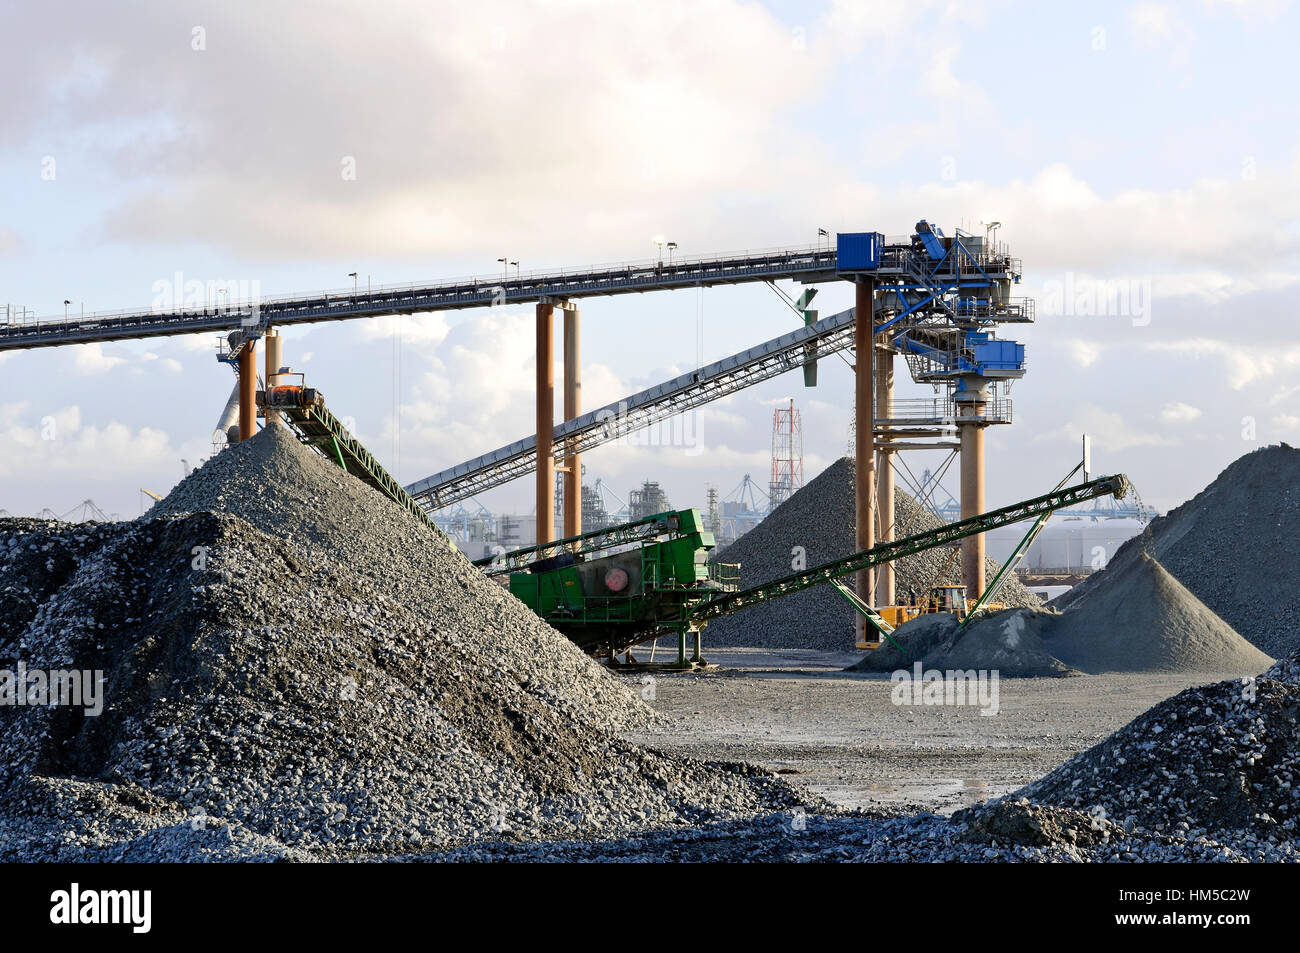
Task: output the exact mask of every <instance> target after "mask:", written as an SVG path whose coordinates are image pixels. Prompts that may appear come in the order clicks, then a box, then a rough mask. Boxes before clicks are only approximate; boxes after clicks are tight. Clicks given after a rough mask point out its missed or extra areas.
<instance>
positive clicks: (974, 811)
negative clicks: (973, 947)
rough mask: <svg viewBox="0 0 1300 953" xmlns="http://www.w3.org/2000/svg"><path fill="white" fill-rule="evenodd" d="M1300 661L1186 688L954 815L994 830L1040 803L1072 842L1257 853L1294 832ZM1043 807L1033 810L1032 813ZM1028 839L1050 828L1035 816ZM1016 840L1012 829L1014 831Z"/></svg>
mask: <svg viewBox="0 0 1300 953" xmlns="http://www.w3.org/2000/svg"><path fill="white" fill-rule="evenodd" d="M1298 672H1300V659H1296V658H1292V659H1291V660H1290V661H1289V662H1281V663H1278V664H1277V665H1275V666H1274V667H1273V668H1271V669H1270V670H1269V671H1268V672H1266V673H1265V674H1264V675H1263V676H1262V677H1259V678H1243V679H1234V680H1231V681H1225V682H1218V683H1216V684H1213V685H1205V686H1202V687H1199V688H1190V689H1187V690H1186V691H1184V692H1181V693H1179V694H1178V695H1175V696H1174V697H1173V698H1170V699H1167V700H1165V701H1163V702H1161V703H1160V704H1159V705H1156V706H1155V707H1154V708H1152V709H1150V710H1149V711H1147V712H1145V713H1143V714H1142V715H1139V716H1138V717H1137V718H1135V719H1134V720H1133V721H1131V722H1130V723H1129V724H1127V725H1125V726H1124V727H1123V728H1121V729H1120V730H1119V731H1117V732H1115V733H1114V734H1113V735H1111V736H1110V737H1109V738H1107V739H1106V740H1105V741H1102V742H1101V743H1100V744H1097V745H1095V746H1093V747H1092V748H1090V749H1088V750H1087V751H1085V752H1083V753H1081V754H1078V755H1076V756H1075V757H1073V758H1071V759H1070V760H1069V761H1067V762H1066V763H1065V764H1063V765H1061V767H1059V768H1057V769H1056V770H1055V771H1052V772H1051V773H1050V774H1048V775H1046V776H1044V777H1043V778H1040V779H1039V780H1037V781H1035V782H1034V783H1032V784H1030V785H1028V786H1027V787H1024V788H1022V789H1021V790H1020V791H1017V792H1015V793H1014V794H1011V795H1008V796H1007V797H1006V798H1004V799H1002V800H1000V801H994V802H991V803H988V804H985V805H980V806H977V807H975V808H971V809H970V810H968V811H966V812H960V813H958V814H957V815H956V816H955V817H954V820H957V821H964V822H967V823H969V824H970V825H971V829H972V831H977V832H982V833H983V834H984V835H985V836H989V837H992V838H994V839H996V838H997V836H998V835H999V834H1001V835H1002V840H1003V843H1005V842H1006V840H1007V836H1006V835H1007V834H1008V833H1010V832H1011V831H1012V830H1014V829H1015V828H1016V827H1023V826H1024V824H1025V821H1026V820H1027V819H1029V818H1030V817H1031V816H1032V815H1033V814H1034V813H1035V811H1034V809H1033V806H1035V805H1045V806H1047V807H1048V808H1055V809H1058V810H1059V811H1063V812H1064V813H1058V814H1056V820H1057V821H1058V822H1059V821H1061V820H1064V819H1066V818H1068V817H1069V816H1073V817H1075V818H1081V819H1082V820H1083V823H1081V824H1078V823H1076V824H1066V825H1065V829H1066V830H1068V832H1069V839H1070V840H1071V841H1073V840H1075V839H1076V838H1083V839H1086V840H1092V841H1095V840H1098V839H1112V838H1123V837H1129V838H1132V837H1134V836H1137V837H1141V838H1146V839H1153V840H1156V841H1163V842H1166V843H1172V844H1188V845H1196V844H1202V845H1206V844H1209V843H1210V842H1218V843H1224V842H1228V843H1232V844H1234V845H1237V846H1238V847H1239V848H1240V849H1244V850H1247V851H1254V850H1255V849H1257V848H1259V847H1266V846H1268V845H1284V844H1287V843H1291V844H1294V842H1295V839H1296V838H1297V836H1300V821H1298V820H1297V815H1298V814H1300V796H1297V794H1296V790H1295V786H1296V784H1297V782H1300V682H1297V678H1296V676H1297V673H1298ZM1051 816H1052V815H1051V814H1050V812H1049V814H1048V815H1046V816H1042V815H1040V817H1039V821H1040V822H1041V821H1043V820H1045V819H1050V818H1051ZM1030 826H1034V827H1036V831H1037V836H1038V837H1040V838H1042V837H1044V835H1045V833H1046V834H1048V836H1047V840H1051V839H1052V837H1051V836H1050V832H1051V828H1052V825H1051V824H1050V823H1047V824H1044V823H1038V824H1036V825H1034V824H1031V825H1030ZM1013 839H1014V838H1013Z"/></svg>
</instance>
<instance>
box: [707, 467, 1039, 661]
mask: <svg viewBox="0 0 1300 953" xmlns="http://www.w3.org/2000/svg"><path fill="white" fill-rule="evenodd" d="M853 474H854V465H853V458H851V457H844V458H842V459H840V460H838V461H836V462H835V463H833V464H831V465H830V466H829V467H827V468H826V469H825V470H823V471H822V472H821V473H820V474H818V475H817V477H816V478H815V479H813V480H812V481H810V482H809V483H808V484H807V485H805V486H804V487H802V488H801V489H800V490H799V491H798V492H796V493H795V494H794V495H793V496H791V497H790V498H789V499H788V500H786V501H785V502H784V503H782V504H781V505H780V506H778V507H777V508H776V509H775V510H774V511H773V512H772V513H771V515H769V516H768V517H767V518H765V519H764V520H763V521H762V522H761V523H759V524H758V526H756V527H754V529H752V530H750V531H749V532H748V533H746V534H745V535H744V536H742V537H740V538H739V539H738V540H736V541H735V542H734V543H733V544H732V545H730V546H728V547H727V548H726V549H725V550H723V551H722V552H721V553H717V554H716V555H715V556H714V558H715V559H716V560H718V561H721V562H728V563H740V579H741V585H742V586H755V585H758V584H759V583H764V582H769V581H770V580H772V579H778V578H780V577H781V576H788V575H789V574H790V573H792V572H794V571H795V570H794V567H793V565H792V560H793V559H794V558H795V553H794V552H793V550H794V547H796V546H800V547H803V550H804V553H805V554H806V559H807V565H808V566H816V565H818V564H819V563H824V562H829V561H830V560H832V559H841V558H843V557H845V556H849V555H852V554H853V553H854V552H856V551H857V547H856V545H855V532H854V525H855V517H854V505H853ZM939 525H940V523H939V520H938V519H937V517H935V516H934V515H933V514H932V513H930V512H928V511H926V510H925V509H923V508H922V507H920V506H918V505H917V504H916V501H915V500H913V499H912V497H911V496H909V495H908V494H907V493H906V492H904V491H903V490H901V489H898V490H895V493H894V526H895V536H896V537H902V536H905V535H912V534H914V533H920V532H924V531H925V530H929V529H935V528H936V527H938V526H939ZM999 568H1000V566H999V564H998V563H997V562H995V561H994V560H992V559H990V560H988V573H989V578H990V579H991V578H992V577H993V575H994V574H995V573H996V572H997V571H998V569H999ZM960 576H961V564H960V557H958V556H957V555H956V554H955V551H954V550H952V549H949V548H943V549H932V550H928V551H926V552H923V553H917V554H916V555H913V556H908V557H906V558H904V559H901V560H898V561H896V562H895V563H894V579H895V591H896V592H897V593H898V594H899V596H900V597H902V596H903V595H904V594H905V593H906V592H907V589H908V587H909V586H912V587H915V588H916V590H917V592H918V593H924V592H925V591H927V590H928V589H929V588H930V587H931V586H934V585H939V584H941V583H959V582H960V581H961V579H960ZM845 581H846V582H848V583H849V584H850V585H852V579H846V580H845ZM998 601H999V602H1004V603H1006V604H1007V605H1009V606H1013V607H1019V606H1024V607H1035V608H1036V607H1039V606H1041V605H1042V603H1041V601H1040V600H1039V599H1038V597H1037V596H1035V595H1034V594H1033V593H1031V592H1029V590H1027V589H1025V587H1024V586H1022V585H1021V584H1020V582H1019V581H1018V580H1016V579H1014V578H1012V579H1008V580H1007V581H1006V583H1005V584H1004V585H1003V587H1002V591H1001V592H1000V593H999V595H998ZM854 619H855V613H854V610H853V609H852V608H851V607H850V606H849V604H848V603H847V602H845V601H844V598H843V597H842V596H841V595H840V594H839V593H838V592H836V591H835V589H834V588H832V587H831V586H817V587H815V588H813V589H808V590H805V591H803V592H799V593H796V594H794V595H791V596H786V597H784V598H782V599H777V600H774V601H773V602H769V603H767V604H765V605H762V606H756V607H754V608H752V609H745V610H742V611H740V612H737V613H735V614H734V615H730V616H724V617H722V618H720V619H717V620H715V621H713V622H711V623H709V626H708V628H707V629H706V630H705V635H706V636H707V638H708V641H709V644H711V645H715V646H736V647H746V648H807V649H822V650H828V651H836V650H846V649H847V650H851V649H852V648H853V646H854V642H855V636H854Z"/></svg>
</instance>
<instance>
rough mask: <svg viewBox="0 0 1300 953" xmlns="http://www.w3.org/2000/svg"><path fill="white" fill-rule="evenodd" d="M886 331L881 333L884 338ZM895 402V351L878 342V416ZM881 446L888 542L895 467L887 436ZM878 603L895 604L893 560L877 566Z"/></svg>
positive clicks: (881, 502)
mask: <svg viewBox="0 0 1300 953" xmlns="http://www.w3.org/2000/svg"><path fill="white" fill-rule="evenodd" d="M884 337H885V336H884V335H883V334H882V335H881V339H882V341H883V339H884ZM893 402H894V352H893V351H891V350H889V348H887V347H882V346H880V345H879V344H878V345H877V346H876V416H877V417H892V416H894V414H893V413H892V412H891V411H890V407H891V406H892V405H893ZM882 441H883V442H882V445H881V449H880V450H878V451H877V453H876V513H877V516H876V527H877V529H878V531H879V532H878V534H877V537H876V539H877V541H878V542H882V543H884V542H888V541H889V540H891V539H893V538H894V468H893V466H892V464H891V458H890V453H891V451H890V450H888V449H886V445H887V443H888V441H887V440H883V438H882ZM875 604H876V605H877V606H892V605H893V604H894V564H893V563H883V564H881V565H880V567H879V568H878V569H877V570H876V603H875Z"/></svg>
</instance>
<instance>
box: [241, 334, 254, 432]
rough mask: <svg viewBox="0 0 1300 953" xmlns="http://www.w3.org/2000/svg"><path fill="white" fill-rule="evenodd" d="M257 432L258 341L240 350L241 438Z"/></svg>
mask: <svg viewBox="0 0 1300 953" xmlns="http://www.w3.org/2000/svg"><path fill="white" fill-rule="evenodd" d="M255 433H257V342H256V341H249V342H248V343H247V344H245V345H244V349H243V350H242V351H240V352H239V440H240V442H241V443H242V442H243V441H245V440H247V439H248V438H249V437H251V436H253V435H254V434H255Z"/></svg>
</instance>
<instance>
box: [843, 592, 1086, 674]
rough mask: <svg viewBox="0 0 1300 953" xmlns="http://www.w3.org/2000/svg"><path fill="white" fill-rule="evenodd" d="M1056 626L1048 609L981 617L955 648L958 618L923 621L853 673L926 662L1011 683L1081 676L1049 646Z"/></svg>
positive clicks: (899, 632)
mask: <svg viewBox="0 0 1300 953" xmlns="http://www.w3.org/2000/svg"><path fill="white" fill-rule="evenodd" d="M1056 620H1057V616H1056V615H1055V613H1052V612H1047V611H1044V610H1042V609H1008V610H1007V611H1006V612H998V613H994V614H992V615H987V616H982V617H977V618H976V619H975V621H973V622H971V624H970V625H968V626H967V627H966V630H965V631H964V632H962V633H961V636H960V638H957V639H956V642H955V643H954V641H953V640H954V638H955V637H956V636H957V634H958V633H957V620H956V619H955V618H954V617H953V616H952V615H950V614H949V613H946V612H936V613H932V614H929V615H923V616H920V617H918V618H916V619H913V620H912V621H911V622H909V623H907V624H906V625H901V626H899V627H898V628H897V629H896V630H894V633H893V635H892V636H891V638H890V639H886V640H885V641H884V642H883V643H882V644H881V646H880V648H878V649H876V650H875V651H874V652H869V653H867V654H866V655H865V656H863V658H862V660H861V661H859V662H856V663H854V664H853V665H852V666H851V667H850V669H849V671H862V672H894V671H897V670H899V669H910V668H912V666H913V665H914V663H916V662H920V663H921V664H922V666H923V668H926V669H939V670H941V671H947V670H948V669H954V670H956V669H960V670H961V671H967V670H969V669H975V670H979V669H986V670H990V671H992V670H996V671H997V672H998V674H999V676H1006V677H1013V676H1014V677H1041V678H1050V677H1056V676H1062V675H1079V674H1081V673H1080V672H1079V671H1077V670H1076V669H1074V668H1071V667H1070V666H1069V665H1067V664H1065V663H1064V662H1063V661H1061V660H1060V659H1059V658H1057V657H1056V656H1055V655H1053V654H1052V652H1051V651H1050V650H1049V649H1048V646H1047V645H1046V644H1045V643H1044V641H1043V633H1044V632H1045V631H1047V630H1048V629H1049V627H1050V626H1051V624H1052V623H1053V622H1055V621H1056Z"/></svg>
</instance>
